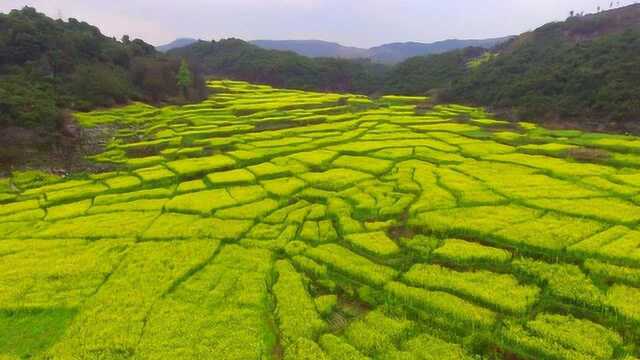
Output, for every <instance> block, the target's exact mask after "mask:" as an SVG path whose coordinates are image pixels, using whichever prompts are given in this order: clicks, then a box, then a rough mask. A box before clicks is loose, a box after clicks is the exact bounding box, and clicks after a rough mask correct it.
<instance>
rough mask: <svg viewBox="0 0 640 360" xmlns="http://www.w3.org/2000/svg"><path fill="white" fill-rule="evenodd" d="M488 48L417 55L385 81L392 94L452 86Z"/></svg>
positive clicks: (421, 91) (396, 68) (420, 91)
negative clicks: (470, 63)
mask: <svg viewBox="0 0 640 360" xmlns="http://www.w3.org/2000/svg"><path fill="white" fill-rule="evenodd" d="M486 51H487V50H486V49H482V48H466V49H462V50H454V51H450V52H447V53H444V54H437V55H431V56H416V57H413V58H410V59H408V60H406V61H404V62H402V63H400V64H398V65H397V66H396V67H395V68H393V70H392V71H390V72H389V75H388V77H387V79H386V82H385V87H384V91H385V92H387V93H390V94H394V93H397V94H413V95H416V94H426V93H428V92H429V91H430V90H434V89H442V88H448V87H450V86H451V84H452V83H453V82H454V81H456V80H457V79H460V78H462V77H463V76H465V75H466V74H467V72H468V71H469V68H468V65H467V64H468V63H469V61H471V60H472V59H474V58H477V57H479V56H481V55H482V54H483V53H485V52H486Z"/></svg>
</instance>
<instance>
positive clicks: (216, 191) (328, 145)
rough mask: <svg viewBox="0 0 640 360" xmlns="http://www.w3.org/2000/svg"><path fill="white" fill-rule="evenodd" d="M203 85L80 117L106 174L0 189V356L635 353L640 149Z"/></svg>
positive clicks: (352, 102) (464, 113) (606, 137)
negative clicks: (193, 92) (104, 129)
mask: <svg viewBox="0 0 640 360" xmlns="http://www.w3.org/2000/svg"><path fill="white" fill-rule="evenodd" d="M209 86H210V87H211V88H212V90H214V94H213V95H211V96H210V97H209V98H208V99H207V100H205V101H203V102H201V103H197V104H189V105H184V106H164V107H152V106H149V105H145V104H142V103H133V104H130V105H128V106H125V107H120V108H116V109H109V110H102V111H91V112H85V113H78V114H77V118H78V121H79V122H80V123H81V124H82V125H83V126H86V127H88V128H90V127H95V126H97V125H102V124H118V125H119V126H121V127H123V128H122V129H121V130H120V131H118V132H117V133H116V134H115V135H114V138H113V139H111V141H110V142H109V144H108V146H107V148H106V149H105V151H104V152H102V153H100V154H98V155H96V156H95V157H93V160H95V161H96V162H100V163H108V164H111V165H112V166H113V170H112V171H109V172H95V173H93V172H92V173H83V174H77V175H75V176H73V177H71V178H64V177H57V176H49V175H46V174H43V173H40V172H34V171H30V172H17V173H14V174H13V175H12V176H11V177H10V178H0V259H1V261H0V335H1V336H0V358H2V359H7V360H9V359H10V360H17V359H22V358H29V357H31V358H37V359H74V358H91V359H133V358H135V359H150V358H154V359H221V360H226V359H242V360H245V359H261V360H265V359H273V360H280V359H291V360H298V359H327V360H343V359H479V358H483V359H495V360H498V359H515V358H517V359H526V360H533V359H536V360H537V359H544V360H546V359H550V360H574V359H598V360H635V359H636V358H637V357H638V356H639V355H640V347H639V344H640V328H639V327H638V325H639V324H640V303H639V302H638V301H637V299H638V298H639V297H640V288H638V287H639V286H640V231H638V230H637V229H638V226H639V225H640V215H638V214H640V212H639V211H638V206H640V162H639V161H638V159H640V138H638V137H634V136H621V135H610V134H597V133H586V132H582V131H576V130H563V131H559V130H548V129H546V128H543V127H540V126H537V125H535V124H532V123H523V122H520V123H505V122H504V121H500V120H496V119H493V116H492V115H491V114H489V113H487V112H485V111H484V110H483V109H480V108H472V107H466V106H461V105H438V106H434V107H433V108H431V109H424V108H422V107H421V105H422V104H423V103H424V102H425V101H426V99H425V98H424V97H409V96H384V97H381V98H379V99H375V100H372V99H369V98H367V97H365V96H362V95H353V94H335V93H317V92H304V91H299V90H290V89H289V90H284V89H275V88H272V87H269V86H265V85H254V84H248V83H244V82H238V81H229V80H224V81H211V82H210V83H209ZM418 110H419V111H418ZM128 125H131V127H129V128H126V126H128ZM586 148H590V149H592V150H593V149H597V150H598V151H599V152H600V153H601V155H602V156H599V157H595V158H591V159H584V158H583V159H581V161H577V160H576V159H574V158H572V156H571V152H567V151H566V149H572V150H574V151H575V149H586ZM618 154H625V155H626V156H627V157H626V161H627V162H626V163H625V164H624V165H620V163H619V162H618V161H619V159H617V156H616V155H618Z"/></svg>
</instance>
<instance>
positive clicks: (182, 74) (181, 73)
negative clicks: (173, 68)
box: [177, 59, 193, 98]
mask: <svg viewBox="0 0 640 360" xmlns="http://www.w3.org/2000/svg"><path fill="white" fill-rule="evenodd" d="M177 80H178V86H179V87H180V89H181V90H182V95H183V96H184V97H185V98H186V97H187V89H188V88H189V87H190V86H191V84H192V83H193V77H192V76H191V70H189V64H187V61H186V60H184V59H183V60H182V63H181V64H180V69H179V70H178V76H177Z"/></svg>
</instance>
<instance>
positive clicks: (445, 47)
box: [156, 36, 515, 64]
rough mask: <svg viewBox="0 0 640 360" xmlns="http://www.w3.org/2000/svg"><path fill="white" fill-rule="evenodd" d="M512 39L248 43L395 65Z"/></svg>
mask: <svg viewBox="0 0 640 360" xmlns="http://www.w3.org/2000/svg"><path fill="white" fill-rule="evenodd" d="M514 37H515V36H506V37H501V38H493V39H481V40H443V41H437V42H434V43H421V42H397V43H390V44H384V45H380V46H376V47H372V48H369V49H364V48H359V47H353V46H344V45H341V44H339V43H335V42H330V41H323V40H253V41H249V43H251V44H253V45H256V46H258V47H261V48H263V49H267V50H279V51H292V52H294V53H296V54H298V55H302V56H306V57H311V58H318V57H328V58H338V59H371V60H372V61H373V62H375V63H379V64H397V63H400V62H403V61H405V60H407V59H409V58H411V57H414V56H425V55H432V54H442V53H445V52H447V51H451V50H457V49H462V48H466V47H478V48H484V49H491V48H493V47H494V46H496V45H500V44H502V43H505V42H507V41H509V40H511V39H512V38H514ZM197 41H198V40H196V39H193V38H180V39H176V40H174V41H172V42H171V43H169V44H166V45H161V46H156V50H158V51H160V52H167V51H170V50H173V49H178V48H182V47H185V46H189V45H191V44H193V43H195V42H197Z"/></svg>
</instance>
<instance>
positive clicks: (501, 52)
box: [384, 5, 640, 132]
mask: <svg viewBox="0 0 640 360" xmlns="http://www.w3.org/2000/svg"><path fill="white" fill-rule="evenodd" d="M472 49H473V48H468V49H465V50H455V51H452V52H447V53H444V54H439V55H432V56H427V57H425V56H421V57H415V58H411V59H409V60H407V61H405V62H403V63H401V64H398V65H397V66H395V67H394V68H393V69H392V70H391V72H390V73H389V75H388V77H387V79H386V82H385V86H384V91H385V92H387V93H394V92H395V93H402V94H405V95H421V94H426V93H431V94H437V95H438V98H439V99H442V100H444V101H455V102H462V103H468V104H472V105H482V106H487V107H489V108H491V109H493V110H495V111H500V112H503V113H504V114H505V115H509V116H512V117H514V118H516V119H519V118H525V119H539V120H550V121H554V122H561V123H562V122H566V121H571V122H573V123H580V124H582V125H588V126H589V127H592V128H596V129H599V128H603V127H606V128H608V129H613V130H625V131H626V130H629V131H634V132H636V131H638V129H635V127H638V128H639V129H640V124H638V123H639V121H638V120H640V97H638V96H637V94H639V93H640V66H638V64H640V5H632V6H627V7H624V8H620V9H615V10H611V11H605V12H601V13H598V14H591V15H587V16H575V17H571V18H569V19H567V20H566V21H563V22H555V23H550V24H546V25H543V26H541V27H540V28H538V29H536V30H534V31H532V32H528V33H524V34H522V35H520V36H518V37H516V38H514V39H512V40H510V41H508V42H506V43H503V44H501V45H498V46H497V47H496V48H495V49H494V50H492V51H491V52H489V53H488V52H486V50H485V51H482V49H479V50H478V49H477V50H475V51H474V50H472ZM622 123H624V124H622ZM633 123H636V124H638V125H632V124H633Z"/></svg>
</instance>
